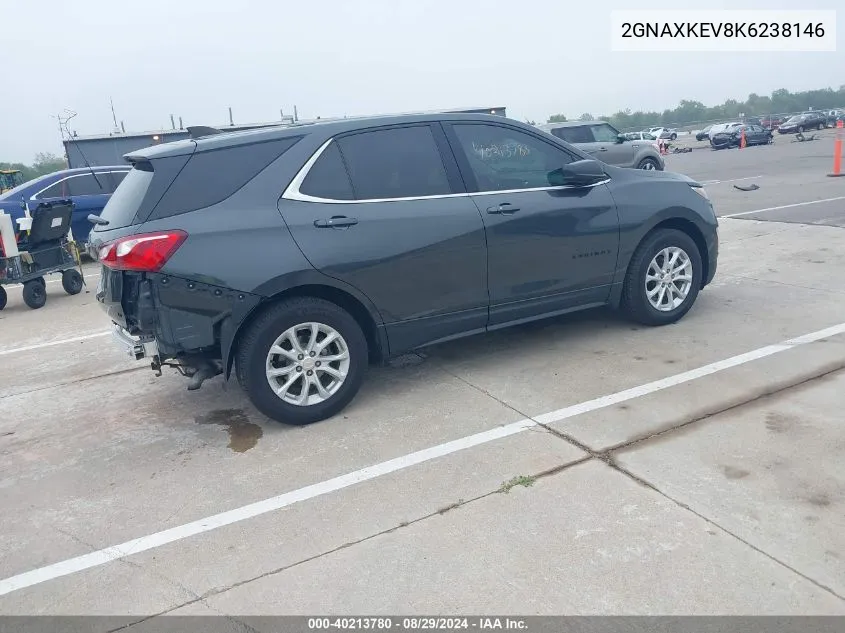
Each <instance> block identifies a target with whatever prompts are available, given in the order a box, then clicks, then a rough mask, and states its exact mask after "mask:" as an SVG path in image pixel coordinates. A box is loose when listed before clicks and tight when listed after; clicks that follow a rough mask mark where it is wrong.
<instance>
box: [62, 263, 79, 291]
mask: <svg viewBox="0 0 845 633" xmlns="http://www.w3.org/2000/svg"><path fill="white" fill-rule="evenodd" d="M62 288H64V289H65V292H66V293H68V294H69V295H78V294H79V293H80V292H82V275H80V274H79V271H78V270H74V269H71V270H65V271H63V272H62Z"/></svg>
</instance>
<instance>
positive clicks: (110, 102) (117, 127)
mask: <svg viewBox="0 0 845 633" xmlns="http://www.w3.org/2000/svg"><path fill="white" fill-rule="evenodd" d="M109 105H111V118H112V121H114V131H115V132H119V131H120V126H119V125H118V124H117V115H116V114H115V113H114V100H113V99H112V98H111V97H109ZM74 116H76V113H75V112H74Z"/></svg>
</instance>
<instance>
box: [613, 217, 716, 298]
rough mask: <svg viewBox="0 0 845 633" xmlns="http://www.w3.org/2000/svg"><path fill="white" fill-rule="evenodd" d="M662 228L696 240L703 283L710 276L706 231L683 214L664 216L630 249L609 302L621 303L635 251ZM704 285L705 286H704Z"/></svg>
mask: <svg viewBox="0 0 845 633" xmlns="http://www.w3.org/2000/svg"><path fill="white" fill-rule="evenodd" d="M662 229H676V230H678V231H681V232H682V233H685V234H686V235H688V236H689V237H690V239H692V241H693V242H695V246H696V248H698V254H699V256H700V258H701V265H702V271H701V279H702V283H703V280H705V279H708V278H709V274H710V262H709V261H708V257H707V241H706V240H705V238H704V232H703V231H702V230H701V229H700V228H699V226H698V225H697V224H696V223H695V222H694V221H692V220H690V219H688V218H685V217H682V216H677V215H676V216H672V217H667V218H663V219H661V220H658V221H657V222H656V223H655V224H654V225H653V226H651V227H650V228H649V229H648V230H646V231H645V232H644V233H643V234H642V236H640V238H639V239H638V240H637V242H636V244H635V245H634V247H633V248H632V249H631V250H630V253H629V254H628V257H627V259H626V261H625V262H624V267H621V266H620V271H619V273H620V277H621V279H618V280H617V281H616V282H615V283H614V285H613V288H612V290H611V295H610V301H609V303H610V304H611V306H613V307H618V306H619V303H620V301H621V299H622V290H623V286H624V280H625V276H626V274H627V272H628V267H629V266H630V265H631V260H632V259H633V255H634V253H635V252H636V251H637V249H638V248H639V247H640V245H641V244H642V243H643V242H644V241H645V240H647V239H648V238H649V237H650V236H651V235H653V234H654V233H655V232H657V231H660V230H662ZM702 287H703V286H702Z"/></svg>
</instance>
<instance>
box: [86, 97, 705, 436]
mask: <svg viewBox="0 0 845 633" xmlns="http://www.w3.org/2000/svg"><path fill="white" fill-rule="evenodd" d="M204 134H205V135H203V134H200V133H198V134H197V138H193V139H190V140H183V141H177V142H173V143H167V144H163V145H157V146H155V147H150V148H147V149H143V150H140V151H137V152H134V153H131V154H128V155H127V156H126V159H127V160H128V162H129V163H130V164H131V166H132V169H131V171H130V172H129V174H128V175H127V176H126V178H125V180H124V181H123V183H122V184H121V185H120V187H119V188H118V189H117V191H116V192H115V194H114V195H113V196H112V198H111V200H110V201H109V203H108V206H107V207H106V208H105V210H104V211H103V213H102V215H101V217H99V218H97V217H92V218H91V220H92V222H94V223H95V225H94V228H93V230H92V232H91V236H90V241H89V244H90V248H91V253H92V254H93V255H94V256H95V257H96V258H97V259H98V260H99V261H100V262H101V264H102V266H103V270H102V275H101V277H100V282H99V286H98V288H97V299H98V301H99V302H100V303H101V304H102V306H103V308H104V309H105V311H106V313H107V314H108V316H109V317H110V318H111V320H112V322H113V327H114V334H115V337H116V338H117V340H118V342H119V343H121V344H122V345H124V346H125V348H126V351H128V352H129V353H130V355H133V356H134V357H135V358H136V359H138V360H140V359H142V358H147V359H148V360H149V361H150V362H151V364H152V367H153V369H154V370H156V371H158V372H159V373H160V369H161V367H162V366H172V367H175V368H176V369H177V370H178V371H179V372H180V373H182V374H183V375H185V376H187V377H188V378H189V379H190V380H189V382H188V388H189V389H196V388H198V387H199V386H200V385H201V384H202V382H203V381H204V380H205V379H207V378H209V377H211V376H215V375H217V374H221V373H222V374H224V376H225V379H227V380H228V378H229V376H230V374H231V372H232V371H233V369H234V373H235V375H236V376H237V378H238V381H239V382H240V384H241V385H242V387H243V389H244V390H245V392H246V393H247V394H248V396H249V398H250V399H251V400H252V402H253V403H254V404H255V406H256V407H257V408H258V409H259V410H260V411H262V412H263V413H264V414H266V415H267V416H269V417H270V418H273V419H275V420H278V421H280V422H285V423H290V424H307V423H310V422H315V421H317V420H321V419H324V418H327V417H330V416H332V415H334V414H336V413H338V412H339V411H340V410H342V409H343V408H344V407H345V406H346V405H347V404H349V402H350V401H351V400H352V399H353V397H354V396H355V394H356V392H357V391H358V389H359V387H360V386H361V382H362V380H363V378H364V373H365V371H366V369H367V366H368V365H369V364H370V363H371V362H378V361H384V360H385V359H387V358H388V357H390V356H395V355H397V354H401V353H405V352H408V351H410V350H414V349H416V348H419V347H421V346H424V345H430V344H433V343H438V342H442V341H446V340H451V339H455V338H458V337H461V336H466V335H470V334H476V333H481V332H486V331H490V330H495V329H499V328H502V327H506V326H509V325H513V324H517V323H524V322H526V321H529V320H532V319H539V318H544V317H550V316H554V315H560V314H564V313H567V312H572V311H574V310H580V309H584V308H592V307H596V306H601V305H610V306H612V307H615V308H619V309H620V310H621V311H622V312H624V313H625V314H626V315H628V316H629V317H630V318H632V319H634V320H636V321H638V322H640V323H644V324H648V325H664V324H668V323H673V322H675V321H677V320H678V319H680V318H681V317H682V316H683V315H684V314H686V312H687V311H688V310H689V309H690V308H691V307H692V305H693V303H694V302H695V299H696V297H697V295H698V292H699V290H701V289H702V288H703V287H704V286H706V285H707V284H708V283H709V282H710V281H711V280H712V279H713V275H714V274H715V272H716V258H717V251H718V237H717V224H718V223H717V220H716V216H715V214H714V212H713V207H712V206H711V204H710V201H709V200H708V198H707V195H706V193H705V192H704V189H703V188H702V187H701V185H700V184H699V183H697V182H694V181H693V180H691V179H689V178H687V177H686V176H682V175H679V174H673V173H667V172H660V171H641V170H631V169H622V168H618V167H613V166H610V165H607V164H604V163H601V162H599V161H596V160H593V159H591V158H590V156H589V155H588V154H585V153H584V152H582V151H581V150H579V149H577V148H575V147H573V146H571V145H569V144H568V143H566V142H564V141H562V140H561V139H558V138H555V137H554V136H552V135H550V134H548V133H546V132H543V131H540V130H538V129H536V128H534V127H532V126H529V125H525V124H522V123H519V122H516V121H511V120H508V119H502V118H501V117H496V116H484V115H462V114H448V115H447V114H440V115H414V116H395V117H380V118H369V119H347V120H343V121H334V122H325V123H318V124H313V125H300V126H291V127H279V128H273V129H262V130H251V131H246V132H233V133H216V131H215V130H210V129H206V132H204Z"/></svg>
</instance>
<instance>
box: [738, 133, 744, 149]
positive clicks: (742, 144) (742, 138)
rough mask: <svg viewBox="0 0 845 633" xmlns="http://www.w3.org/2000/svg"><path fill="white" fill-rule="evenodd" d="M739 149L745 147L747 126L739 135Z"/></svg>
mask: <svg viewBox="0 0 845 633" xmlns="http://www.w3.org/2000/svg"><path fill="white" fill-rule="evenodd" d="M739 149H745V128H743V129H742V133H741V134H740V136H739Z"/></svg>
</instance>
